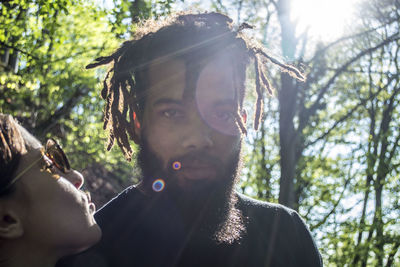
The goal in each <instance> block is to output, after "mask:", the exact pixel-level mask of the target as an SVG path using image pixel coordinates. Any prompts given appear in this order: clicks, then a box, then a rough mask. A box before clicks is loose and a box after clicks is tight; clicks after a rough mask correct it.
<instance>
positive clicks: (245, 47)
mask: <svg viewBox="0 0 400 267" xmlns="http://www.w3.org/2000/svg"><path fill="white" fill-rule="evenodd" d="M250 28H252V26H250V25H248V24H247V23H243V24H241V25H240V26H239V27H238V28H235V27H234V25H233V23H232V19H230V18H229V17H228V16H226V15H223V14H220V13H215V12H212V13H202V14H186V13H179V14H175V15H172V16H170V17H169V18H167V19H165V20H163V21H154V20H149V21H147V22H145V23H144V24H143V25H142V27H139V30H138V31H137V32H136V35H135V37H134V38H133V39H132V40H129V41H126V42H124V43H123V44H122V46H121V47H120V48H118V49H117V50H116V51H115V52H114V53H112V54H111V55H109V56H106V57H99V58H97V59H96V60H95V62H94V63H92V64H89V65H88V66H86V68H87V69H90V68H95V67H97V66H100V65H106V64H109V63H111V64H112V65H111V68H110V69H109V71H108V72H107V75H106V77H105V79H104V82H103V85H104V87H103V89H102V91H101V96H102V98H103V99H104V100H105V101H106V107H105V111H104V125H103V127H104V129H105V130H109V138H108V145H107V150H110V149H111V148H112V146H113V145H114V141H115V140H117V143H118V145H119V147H120V148H121V150H122V152H123V154H124V156H125V158H126V159H127V160H128V161H129V160H131V157H132V148H131V146H130V144H129V138H130V139H134V138H135V132H134V128H133V127H132V125H133V123H134V120H135V118H136V116H138V117H140V116H141V115H142V112H143V110H144V103H145V96H146V94H145V92H146V88H147V87H146V85H147V82H148V79H147V72H148V66H149V64H153V63H154V62H165V61H168V60H171V59H183V60H184V61H185V63H186V66H187V67H188V66H193V65H196V64H193V63H196V62H200V61H203V62H204V61H207V60H210V58H211V57H212V56H213V55H215V54H216V53H219V52H222V51H226V50H231V51H232V55H234V57H232V63H233V66H235V68H234V72H235V80H237V81H235V86H236V88H235V89H236V90H235V99H236V105H237V109H236V110H237V112H236V114H235V120H236V123H237V124H238V126H239V127H240V129H241V131H242V133H244V134H246V127H245V125H244V122H243V119H242V116H241V115H240V110H241V107H242V104H243V99H244V96H245V90H246V89H245V84H244V83H245V76H246V68H247V66H248V65H249V62H250V59H253V60H254V66H255V74H256V79H255V85H256V92H257V100H256V109H255V110H256V111H255V118H254V128H255V129H256V130H257V129H258V127H259V124H260V120H261V117H262V110H263V95H264V91H265V89H266V90H267V92H268V93H269V94H272V93H273V88H272V87H271V83H270V81H269V80H268V78H267V76H266V74H265V69H264V64H265V63H266V62H267V61H270V62H272V63H273V64H276V65H278V66H279V67H280V68H281V69H282V71H286V72H288V73H289V74H290V75H291V76H292V77H295V78H296V79H298V80H301V81H304V80H305V77H304V76H303V74H302V73H301V72H300V71H299V70H297V68H295V67H293V66H291V65H288V64H285V63H282V62H281V61H280V60H278V59H276V58H275V57H273V56H271V55H269V54H268V53H267V52H266V51H265V50H264V49H263V48H262V46H261V45H259V44H258V43H257V42H255V41H253V40H252V39H250V38H248V37H247V36H246V35H245V34H244V33H243V32H242V31H243V30H244V29H250ZM188 62H190V63H191V64H188Z"/></svg>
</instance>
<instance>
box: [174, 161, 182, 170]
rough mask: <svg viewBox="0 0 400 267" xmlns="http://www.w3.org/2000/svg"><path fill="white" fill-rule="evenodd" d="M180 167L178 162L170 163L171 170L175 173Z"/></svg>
mask: <svg viewBox="0 0 400 267" xmlns="http://www.w3.org/2000/svg"><path fill="white" fill-rule="evenodd" d="M181 167H182V164H181V163H180V162H179V161H174V163H172V169H174V170H175V171H178V170H180V169H181Z"/></svg>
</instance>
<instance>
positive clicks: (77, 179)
mask: <svg viewBox="0 0 400 267" xmlns="http://www.w3.org/2000/svg"><path fill="white" fill-rule="evenodd" d="M65 178H66V179H67V180H68V181H69V182H70V183H71V184H73V185H74V186H75V187H76V188H77V189H79V188H81V187H82V185H83V183H84V181H85V179H84V178H83V175H82V174H81V173H80V172H78V171H76V170H71V172H70V173H68V174H67V175H65Z"/></svg>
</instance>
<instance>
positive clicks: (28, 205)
mask: <svg viewBox="0 0 400 267" xmlns="http://www.w3.org/2000/svg"><path fill="white" fill-rule="evenodd" d="M50 163H51V161H50V159H49V158H47V157H46V156H42V153H41V151H40V149H32V150H30V151H29V152H27V153H26V154H25V155H23V156H22V157H21V160H20V163H19V165H18V169H17V170H16V172H15V173H16V174H18V173H21V172H23V171H24V170H25V169H26V168H29V167H30V166H31V165H32V164H33V165H32V167H30V168H29V170H28V171H27V172H25V173H24V174H23V176H21V178H20V179H19V180H18V181H17V182H16V188H17V190H16V192H15V193H16V194H15V197H16V198H17V201H20V202H21V204H22V205H21V207H23V208H22V209H23V211H22V212H21V214H22V216H21V217H22V223H23V227H24V237H25V239H26V240H27V242H30V241H32V242H33V243H35V244H37V246H39V247H40V246H42V247H44V248H48V249H54V250H55V253H57V254H58V255H59V256H64V255H68V254H71V253H76V252H79V251H81V250H84V249H86V248H88V247H90V246H91V245H93V244H95V243H96V242H97V241H98V240H99V239H100V236H101V230H100V228H99V226H98V225H97V224H96V222H95V220H94V218H93V213H94V212H95V206H94V204H93V203H91V202H90V200H88V197H87V196H86V194H85V193H84V192H82V191H81V190H79V188H80V187H81V186H82V184H83V177H82V175H81V174H80V173H79V172H77V171H75V170H71V171H70V172H69V173H68V174H64V173H62V172H61V171H59V170H58V169H57V168H56V167H55V166H54V167H52V168H51V170H49V171H46V170H44V169H43V167H44V166H49V165H51V164H50ZM46 164H47V165H46ZM54 173H56V174H58V175H59V178H58V179H56V178H55V176H54Z"/></svg>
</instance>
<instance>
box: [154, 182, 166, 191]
mask: <svg viewBox="0 0 400 267" xmlns="http://www.w3.org/2000/svg"><path fill="white" fill-rule="evenodd" d="M164 187H165V182H164V180H163V179H157V180H155V181H154V182H153V186H152V188H153V190H154V191H155V192H161V191H163V190H164Z"/></svg>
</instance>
